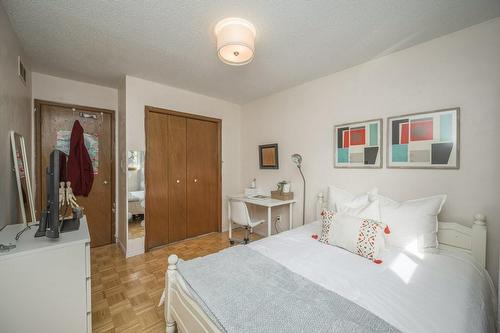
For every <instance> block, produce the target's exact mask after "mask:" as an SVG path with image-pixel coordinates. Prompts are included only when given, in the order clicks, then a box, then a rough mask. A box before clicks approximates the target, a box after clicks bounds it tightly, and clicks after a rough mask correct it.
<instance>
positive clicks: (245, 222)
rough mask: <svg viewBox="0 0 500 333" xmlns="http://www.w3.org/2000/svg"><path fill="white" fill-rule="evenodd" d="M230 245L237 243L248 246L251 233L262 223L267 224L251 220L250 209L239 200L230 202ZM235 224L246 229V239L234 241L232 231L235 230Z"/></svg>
mask: <svg viewBox="0 0 500 333" xmlns="http://www.w3.org/2000/svg"><path fill="white" fill-rule="evenodd" d="M228 208H229V209H228V210H229V211H228V214H229V243H231V245H232V244H234V243H235V242H238V243H241V244H248V242H250V238H249V237H250V232H251V230H252V229H253V228H254V227H255V226H257V225H259V224H261V223H262V222H265V220H257V219H251V218H250V214H249V213H248V208H247V205H246V204H245V203H244V202H242V201H238V200H230V201H229V207H228ZM233 223H236V224H239V225H241V226H243V227H244V228H245V238H243V239H242V240H241V239H234V238H232V229H233Z"/></svg>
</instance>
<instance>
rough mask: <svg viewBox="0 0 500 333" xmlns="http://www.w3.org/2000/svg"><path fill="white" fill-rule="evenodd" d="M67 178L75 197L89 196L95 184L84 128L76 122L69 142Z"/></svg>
mask: <svg viewBox="0 0 500 333" xmlns="http://www.w3.org/2000/svg"><path fill="white" fill-rule="evenodd" d="M67 176H68V180H69V181H70V182H71V187H72V188H73V193H74V194H75V195H83V196H84V197H86V196H88V195H89V193H90V190H91V189H92V183H93V182H94V168H93V167H92V160H91V159H90V156H89V152H88V151H87V148H86V147H85V141H84V139H83V127H82V125H80V122H79V121H78V120H75V123H74V124H73V129H72V130H71V139H70V142H69V157H68V164H67Z"/></svg>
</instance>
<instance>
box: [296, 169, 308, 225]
mask: <svg viewBox="0 0 500 333" xmlns="http://www.w3.org/2000/svg"><path fill="white" fill-rule="evenodd" d="M297 168H299V172H300V175H301V176H302V180H303V181H304V193H303V195H302V225H304V224H305V223H306V178H305V177H304V174H303V173H302V169H301V167H300V165H297Z"/></svg>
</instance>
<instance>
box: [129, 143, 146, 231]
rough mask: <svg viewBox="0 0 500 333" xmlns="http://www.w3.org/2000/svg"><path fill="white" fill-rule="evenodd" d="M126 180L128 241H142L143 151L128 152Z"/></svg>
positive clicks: (143, 197)
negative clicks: (139, 239) (140, 239)
mask: <svg viewBox="0 0 500 333" xmlns="http://www.w3.org/2000/svg"><path fill="white" fill-rule="evenodd" d="M127 180H128V189H127V191H128V239H129V240H131V239H138V238H143V239H144V223H145V221H144V207H145V195H144V194H145V192H144V151H137V150H130V151H129V152H128V163H127Z"/></svg>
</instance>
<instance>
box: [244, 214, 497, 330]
mask: <svg viewBox="0 0 500 333" xmlns="http://www.w3.org/2000/svg"><path fill="white" fill-rule="evenodd" d="M320 232H321V224H320V222H314V223H311V224H308V225H306V226H304V227H301V228H297V229H294V230H292V231H288V232H283V233H280V234H278V235H276V236H273V237H268V238H265V239H262V240H260V241H257V242H253V243H251V244H250V245H248V246H250V247H251V248H252V249H254V250H257V251H259V252H260V253H262V254H264V255H265V256H267V257H269V258H271V259H274V260H276V261H277V262H279V263H281V264H282V265H284V266H285V267H287V268H288V269H290V270H292V271H293V272H295V273H297V274H300V275H302V276H304V277H305V278H308V279H310V280H311V281H313V282H315V283H317V284H319V285H321V286H323V287H325V288H327V289H329V290H331V291H334V292H336V293H337V294H339V295H341V296H343V297H345V298H347V299H349V300H351V301H353V302H355V303H357V304H359V305H360V306H362V307H364V308H366V309H367V310H369V311H371V312H372V313H374V314H375V315H377V316H379V317H380V318H382V319H384V320H385V321H387V322H388V323H389V324H391V325H393V326H394V327H396V328H398V329H400V330H402V331H403V332H426V333H427V332H454V333H458V332H464V333H469V332H494V331H495V320H496V318H495V313H496V304H495V303H496V301H495V297H496V296H495V292H494V287H493V284H492V282H491V279H490V277H489V275H488V274H487V272H486V271H485V270H484V269H483V268H481V267H480V266H479V265H476V264H475V263H474V261H473V259H472V257H471V256H470V255H468V254H466V253H464V252H461V251H458V250H457V251H453V250H446V251H445V250H441V251H440V253H439V254H435V253H418V252H413V253H412V252H411V251H402V250H395V249H389V250H386V251H385V252H384V253H383V254H382V256H381V259H382V260H383V263H382V264H380V265H377V264H375V263H373V262H371V261H369V260H367V259H365V258H362V257H360V256H357V255H355V254H352V253H350V252H347V251H345V250H342V249H340V248H337V247H334V246H331V245H325V244H322V243H320V242H318V241H316V240H314V239H312V238H311V235H312V234H319V233H320Z"/></svg>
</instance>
